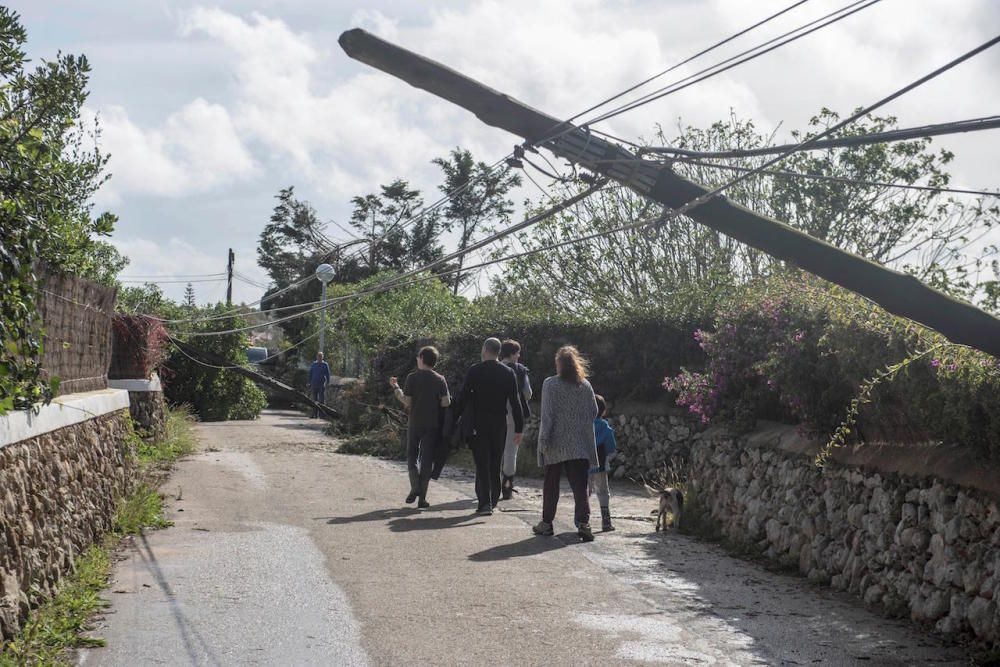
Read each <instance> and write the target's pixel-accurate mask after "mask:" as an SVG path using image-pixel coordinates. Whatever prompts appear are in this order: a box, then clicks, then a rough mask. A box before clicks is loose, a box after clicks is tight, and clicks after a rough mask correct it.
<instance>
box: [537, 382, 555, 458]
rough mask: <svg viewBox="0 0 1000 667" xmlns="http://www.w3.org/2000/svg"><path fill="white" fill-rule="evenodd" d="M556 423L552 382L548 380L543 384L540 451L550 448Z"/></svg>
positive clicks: (539, 429) (539, 432) (539, 428)
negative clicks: (550, 440)
mask: <svg viewBox="0 0 1000 667" xmlns="http://www.w3.org/2000/svg"><path fill="white" fill-rule="evenodd" d="M554 425H555V405H554V404H553V400H552V383H551V382H548V381H546V382H545V383H544V384H542V418H541V423H540V424H539V425H538V451H539V452H542V451H544V450H546V449H547V448H548V444H549V439H550V438H551V436H552V429H553V427H554Z"/></svg>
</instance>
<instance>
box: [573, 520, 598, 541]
mask: <svg viewBox="0 0 1000 667" xmlns="http://www.w3.org/2000/svg"><path fill="white" fill-rule="evenodd" d="M576 534H577V535H579V536H580V539H581V540H583V541H584V542H593V541H594V531H592V530H591V529H590V524H589V523H581V524H579V525H578V526H577V529H576Z"/></svg>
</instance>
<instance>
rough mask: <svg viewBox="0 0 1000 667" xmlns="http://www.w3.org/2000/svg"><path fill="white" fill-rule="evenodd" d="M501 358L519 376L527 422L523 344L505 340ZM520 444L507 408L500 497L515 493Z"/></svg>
mask: <svg viewBox="0 0 1000 667" xmlns="http://www.w3.org/2000/svg"><path fill="white" fill-rule="evenodd" d="M500 359H501V361H502V362H503V364H504V365H505V366H507V367H508V368H510V369H511V370H512V371H514V377H516V378H517V388H518V391H519V393H520V398H521V416H522V418H523V419H524V421H525V422H527V421H528V417H530V416H531V408H529V407H528V401H530V400H531V381H530V379H529V378H528V367H527V366H525V365H524V364H522V363H520V360H521V344H520V343H518V342H517V341H516V340H509V339H508V340H505V341H504V342H503V343H501V345H500ZM518 449H520V446H519V445H517V444H516V443H515V442H514V416H513V414H512V413H511V411H510V409H508V410H507V440H506V442H504V446H503V464H502V465H501V467H500V473H501V476H502V477H501V480H500V499H501V500H510V499H511V497H512V496H513V495H514V473H515V472H517V450H518Z"/></svg>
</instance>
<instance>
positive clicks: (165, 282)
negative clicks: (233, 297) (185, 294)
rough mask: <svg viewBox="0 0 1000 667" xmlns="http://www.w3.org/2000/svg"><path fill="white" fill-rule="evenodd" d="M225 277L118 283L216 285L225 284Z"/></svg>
mask: <svg viewBox="0 0 1000 667" xmlns="http://www.w3.org/2000/svg"><path fill="white" fill-rule="evenodd" d="M225 281H226V277H225V275H224V274H223V276H222V277H221V278H201V279H197V280H190V279H189V280H119V281H118V282H120V283H141V284H147V283H148V284H151V285H171V284H175V283H181V284H183V283H218V282H225Z"/></svg>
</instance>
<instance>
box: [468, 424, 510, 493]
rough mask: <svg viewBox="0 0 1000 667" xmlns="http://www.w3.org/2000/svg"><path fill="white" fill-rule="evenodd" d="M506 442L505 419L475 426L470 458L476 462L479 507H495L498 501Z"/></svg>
mask: <svg viewBox="0 0 1000 667" xmlns="http://www.w3.org/2000/svg"><path fill="white" fill-rule="evenodd" d="M506 441H507V419H506V417H503V418H501V419H500V420H498V421H496V422H495V423H493V422H491V423H486V424H476V435H475V436H474V437H473V438H472V458H473V460H474V461H475V462H476V498H477V499H478V500H479V507H480V508H483V507H496V504H497V502H498V501H499V500H500V466H501V464H502V463H503V448H504V445H505V444H506Z"/></svg>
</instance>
